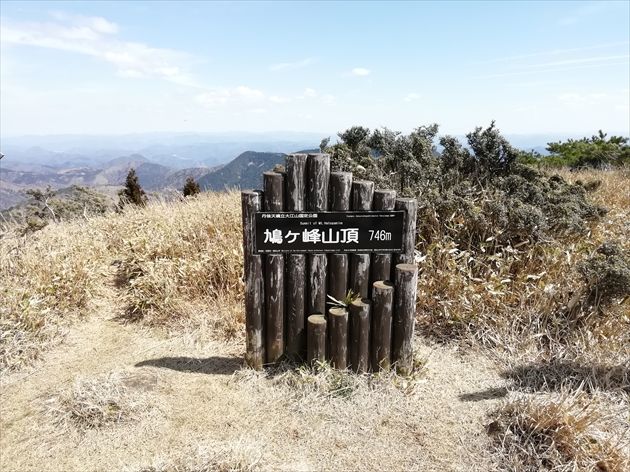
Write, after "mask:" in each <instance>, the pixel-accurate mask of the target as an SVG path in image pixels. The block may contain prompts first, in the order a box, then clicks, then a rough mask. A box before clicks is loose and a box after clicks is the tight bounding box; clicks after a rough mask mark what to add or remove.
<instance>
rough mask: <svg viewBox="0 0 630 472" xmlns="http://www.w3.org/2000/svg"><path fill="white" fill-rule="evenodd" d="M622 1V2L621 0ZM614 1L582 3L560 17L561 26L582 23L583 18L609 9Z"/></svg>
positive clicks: (585, 18)
mask: <svg viewBox="0 0 630 472" xmlns="http://www.w3.org/2000/svg"><path fill="white" fill-rule="evenodd" d="M619 3H622V2H619ZM611 4H613V2H602V1H598V2H588V3H584V4H582V5H581V6H580V7H578V8H576V9H575V10H574V11H573V12H571V13H569V14H568V15H566V16H563V17H561V18H559V19H558V24H559V25H560V26H569V25H574V24H576V23H580V22H581V21H583V20H587V19H588V18H589V17H591V16H592V15H594V14H596V13H600V12H602V11H604V10H606V9H608V8H609V7H610V6H611Z"/></svg>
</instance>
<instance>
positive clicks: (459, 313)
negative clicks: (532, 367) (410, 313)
mask: <svg viewBox="0 0 630 472" xmlns="http://www.w3.org/2000/svg"><path fill="white" fill-rule="evenodd" d="M564 177H565V178H566V179H568V180H577V179H581V180H582V181H590V180H594V179H599V180H601V185H600V186H599V188H598V189H597V190H596V191H595V192H594V193H593V198H594V199H595V200H596V202H598V203H600V204H602V205H604V206H606V207H607V208H608V209H609V213H608V214H607V216H606V217H605V221H603V222H601V223H600V224H598V225H594V226H593V227H592V228H591V229H590V232H589V234H588V236H587V237H585V238H574V239H568V240H566V239H565V240H561V241H554V240H552V241H547V242H544V243H539V244H536V245H533V246H532V245H527V244H526V245H522V246H520V247H512V246H503V247H497V246H496V243H495V240H494V238H493V237H489V238H488V240H487V241H486V243H485V244H486V250H485V252H482V253H478V252H477V253H473V252H470V251H467V250H466V249H465V248H459V247H456V246H455V245H454V244H453V243H449V242H443V243H440V244H432V245H431V246H429V247H426V248H424V253H423V254H422V259H423V260H422V262H421V263H420V267H421V276H420V281H419V297H418V316H419V318H418V320H419V322H420V330H421V331H422V332H424V333H426V334H428V335H431V336H433V337H435V338H437V339H440V340H444V341H449V342H451V341H452V340H453V339H459V340H460V341H462V342H463V343H464V344H481V345H483V346H487V347H491V348H493V352H495V353H497V354H498V355H499V356H500V357H501V359H502V360H503V361H504V362H506V363H507V364H508V365H509V366H510V367H512V368H516V367H518V366H520V365H523V364H533V363H542V364H549V363H550V362H552V361H553V362H555V363H557V364H558V365H563V369H562V370H561V371H559V374H562V375H564V374H566V373H567V367H569V366H571V365H573V366H575V367H576V369H575V371H574V374H575V375H578V374H580V373H583V374H585V375H587V376H588V377H590V382H591V383H592V384H594V385H597V384H598V383H601V384H602V386H604V387H606V385H605V384H606V379H605V378H604V377H603V376H601V377H597V376H593V375H591V374H596V373H602V372H606V371H610V370H616V371H617V372H621V373H622V375H621V376H622V377H623V380H622V382H621V383H620V384H617V387H621V388H623V389H628V387H629V386H628V384H627V381H628V375H627V372H628V368H629V367H630V366H629V364H628V363H629V362H630V361H629V360H630V310H628V302H629V299H628V297H627V296H625V298H624V297H623V296H622V297H618V298H616V299H614V300H612V302H611V303H609V304H607V305H605V306H604V305H601V306H592V305H591V304H589V303H588V295H589V287H588V286H587V284H586V283H585V281H584V277H582V275H581V274H580V272H579V264H580V263H581V262H582V261H584V260H586V259H587V258H589V257H590V256H591V255H592V254H594V253H595V251H596V249H597V248H598V247H599V246H600V245H601V244H603V243H604V242H606V241H615V242H617V243H618V244H619V245H620V246H621V247H622V248H624V249H625V250H626V251H628V250H629V249H630V224H629V223H628V221H630V195H629V194H628V192H627V186H628V182H629V180H630V176H629V175H628V171H627V170H618V171H614V172H596V171H588V172H580V173H569V172H566V173H565V175H564ZM547 373H548V374H549V373H550V372H549V369H548V372H547ZM582 380H586V379H584V378H582V379H579V380H578V383H579V382H581V381H582ZM600 381H601V382H600Z"/></svg>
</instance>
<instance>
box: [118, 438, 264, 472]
mask: <svg viewBox="0 0 630 472" xmlns="http://www.w3.org/2000/svg"><path fill="white" fill-rule="evenodd" d="M189 449H190V450H188V451H185V452H184V453H179V454H177V455H174V456H170V457H165V458H156V459H155V460H154V461H153V463H152V464H151V465H146V466H140V467H136V468H129V467H128V468H125V469H123V470H124V472H251V471H256V470H261V469H262V465H261V459H262V447H261V446H260V445H259V444H257V443H250V442H246V441H243V440H241V441H238V442H227V441H206V442H204V443H203V444H201V445H198V446H196V447H194V448H189Z"/></svg>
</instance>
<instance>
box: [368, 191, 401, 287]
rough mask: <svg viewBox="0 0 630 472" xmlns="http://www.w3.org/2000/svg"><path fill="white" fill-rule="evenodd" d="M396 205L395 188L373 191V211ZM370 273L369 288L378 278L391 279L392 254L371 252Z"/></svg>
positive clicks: (389, 209)
mask: <svg viewBox="0 0 630 472" xmlns="http://www.w3.org/2000/svg"><path fill="white" fill-rule="evenodd" d="M395 205H396V190H376V191H375V192H374V203H373V205H372V208H373V209H374V210H375V211H377V210H378V211H391V210H393V209H394V208H395ZM371 269H372V273H371V284H370V288H373V284H374V282H377V281H379V280H392V255H391V254H372V267H371Z"/></svg>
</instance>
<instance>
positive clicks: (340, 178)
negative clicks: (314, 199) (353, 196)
mask: <svg viewBox="0 0 630 472" xmlns="http://www.w3.org/2000/svg"><path fill="white" fill-rule="evenodd" d="M329 187H330V192H329V195H330V196H329V202H330V211H348V210H350V192H351V191H352V173H351V172H333V173H331V174H330V186H329Z"/></svg>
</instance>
